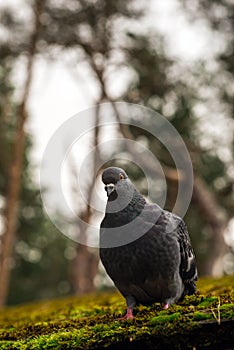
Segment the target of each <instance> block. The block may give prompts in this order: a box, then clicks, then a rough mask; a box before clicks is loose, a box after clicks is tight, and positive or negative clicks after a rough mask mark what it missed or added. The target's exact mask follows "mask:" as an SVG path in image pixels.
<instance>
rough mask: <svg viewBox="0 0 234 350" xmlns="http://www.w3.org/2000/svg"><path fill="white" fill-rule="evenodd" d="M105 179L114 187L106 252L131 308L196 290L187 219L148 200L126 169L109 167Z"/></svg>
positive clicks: (104, 235) (105, 224)
mask: <svg viewBox="0 0 234 350" xmlns="http://www.w3.org/2000/svg"><path fill="white" fill-rule="evenodd" d="M102 179H103V182H104V184H105V185H106V186H108V184H112V185H113V186H114V190H113V191H112V192H111V193H110V194H109V197H108V202H107V207H106V213H105V217H104V219H103V221H102V223H101V229H100V258H101V261H102V263H103V265H104V267H105V269H106V272H107V274H108V275H109V276H110V278H111V279H112V280H113V282H114V283H115V285H116V287H117V288H118V289H119V291H120V292H121V293H122V295H123V296H124V297H125V298H126V303H127V306H128V308H133V307H134V306H135V305H136V304H137V303H142V304H151V303H153V302H161V303H164V304H172V303H174V302H176V301H178V300H180V299H181V298H183V297H184V296H185V295H186V294H192V293H194V292H195V290H196V285H195V281H196V280H197V269H196V263H195V256H194V252H193V249H192V246H191V242H190V238H189V235H188V231H187V228H186V225H185V223H184V221H183V220H182V219H181V218H180V217H178V216H176V215H175V214H173V213H170V212H168V211H165V210H163V209H161V208H160V207H159V206H158V205H156V204H148V203H147V202H146V201H145V199H144V197H143V196H142V195H141V194H140V193H139V192H138V191H137V190H136V189H135V187H134V185H133V184H132V182H131V181H130V180H129V178H128V177H127V174H126V173H125V171H124V170H123V169H120V168H114V167H112V168H107V169H106V170H105V171H104V173H103V177H102Z"/></svg>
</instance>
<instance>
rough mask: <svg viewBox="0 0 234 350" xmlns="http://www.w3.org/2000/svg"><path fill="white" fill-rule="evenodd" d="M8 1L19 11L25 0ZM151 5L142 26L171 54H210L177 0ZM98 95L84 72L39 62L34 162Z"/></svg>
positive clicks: (32, 105) (33, 102) (201, 29)
mask: <svg viewBox="0 0 234 350" xmlns="http://www.w3.org/2000/svg"><path fill="white" fill-rule="evenodd" d="M7 1H8V2H10V3H11V4H12V5H14V7H15V8H16V6H17V3H22V1H23V0H7ZM149 4H150V8H151V10H150V12H149V13H150V15H149V19H147V21H145V23H143V24H142V25H145V26H146V27H148V28H150V27H156V28H157V29H158V30H160V31H161V33H163V34H165V35H166V36H167V42H168V50H169V52H170V53H171V55H173V56H177V57H180V58H181V59H183V60H185V61H186V62H188V63H189V62H190V61H193V60H194V59H196V58H199V57H200V56H201V55H203V56H204V52H205V54H206V55H209V54H210V51H208V50H207V47H208V46H209V45H207V44H208V42H209V41H210V34H209V31H208V30H207V29H206V27H205V24H204V23H203V22H202V21H201V23H199V26H198V25H196V24H191V23H188V21H187V19H186V17H185V16H184V15H183V13H182V12H181V11H180V10H179V3H178V1H177V0H165V1H159V2H157V4H156V3H155V2H154V1H153V0H152V1H151V2H150V3H149ZM17 7H18V6H17ZM175 14H176V15H175ZM139 26H140V24H139ZM172 33H173V35H172ZM209 47H210V46H209ZM121 84H123V82H122V81H119V82H118V84H116V81H115V86H114V88H113V87H111V88H112V89H114V90H115V91H116V90H117V91H118V89H121ZM95 95H96V92H95V85H94V84H93V81H92V80H91V78H90V77H89V76H87V73H86V72H85V71H83V70H82V69H80V70H79V73H78V74H77V76H76V77H74V75H73V74H72V72H71V71H69V70H68V69H67V67H66V66H65V65H64V63H63V62H54V63H52V62H50V63H48V62H45V61H43V60H39V61H38V62H37V64H36V66H35V69H34V80H33V87H32V90H31V94H30V101H29V109H30V112H31V113H30V120H29V122H28V128H29V130H30V132H31V133H32V134H33V140H34V149H33V152H32V157H33V160H34V162H35V163H37V164H38V163H39V162H40V160H41V157H42V154H43V152H44V149H45V147H46V144H47V142H48V140H49V138H50V137H51V136H52V134H53V133H54V132H55V130H56V129H57V128H58V127H59V126H60V125H61V124H62V123H63V122H64V121H65V120H67V119H68V118H70V117H71V116H73V115H74V114H76V113H78V112H79V111H81V110H84V109H86V108H88V107H90V106H92V105H93V103H94V101H95Z"/></svg>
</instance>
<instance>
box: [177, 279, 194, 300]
mask: <svg viewBox="0 0 234 350" xmlns="http://www.w3.org/2000/svg"><path fill="white" fill-rule="evenodd" d="M195 292H196V283H195V281H189V282H184V291H183V294H182V295H181V297H180V299H179V301H182V300H183V299H184V297H185V296H186V295H192V294H194V293H195Z"/></svg>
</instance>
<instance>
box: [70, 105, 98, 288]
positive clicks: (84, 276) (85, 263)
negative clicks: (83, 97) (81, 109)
mask: <svg viewBox="0 0 234 350" xmlns="http://www.w3.org/2000/svg"><path fill="white" fill-rule="evenodd" d="M101 100H102V98H101V99H100V101H99V102H98V103H97V106H96V113H95V125H94V134H93V147H94V148H95V153H94V158H93V172H90V173H89V174H90V179H89V182H88V183H87V192H86V193H87V205H86V208H85V210H84V211H83V212H81V213H79V217H80V219H81V220H82V222H83V224H81V225H80V227H79V229H80V236H79V238H80V241H81V242H83V244H80V243H77V246H76V256H75V258H74V260H73V261H72V264H71V276H72V286H73V290H74V293H75V294H85V293H91V292H93V291H94V290H95V285H94V279H95V277H96V275H97V273H98V263H99V257H98V252H97V250H96V249H94V248H92V249H91V248H89V247H88V245H87V244H88V242H87V225H88V224H89V223H90V220H91V217H92V208H91V206H90V203H91V199H92V196H93V191H94V188H95V182H96V171H95V170H96V165H97V162H98V160H99V158H100V153H99V149H98V135H99V126H98V123H99V104H100V103H101ZM73 172H76V170H75V169H74V168H73ZM75 177H76V178H77V176H75ZM78 192H79V189H75V192H74V194H75V193H76V194H75V196H76V197H77V196H78ZM73 202H74V203H77V198H75V197H74V200H73Z"/></svg>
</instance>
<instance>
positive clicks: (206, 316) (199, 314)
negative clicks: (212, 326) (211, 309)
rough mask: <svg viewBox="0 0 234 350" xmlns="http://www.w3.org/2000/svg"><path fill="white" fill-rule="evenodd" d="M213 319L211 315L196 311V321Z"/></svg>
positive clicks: (194, 315)
mask: <svg viewBox="0 0 234 350" xmlns="http://www.w3.org/2000/svg"><path fill="white" fill-rule="evenodd" d="M211 318H212V315H211V313H208V314H207V313H204V312H200V311H196V312H194V314H193V320H194V321H202V320H209V319H211Z"/></svg>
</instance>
